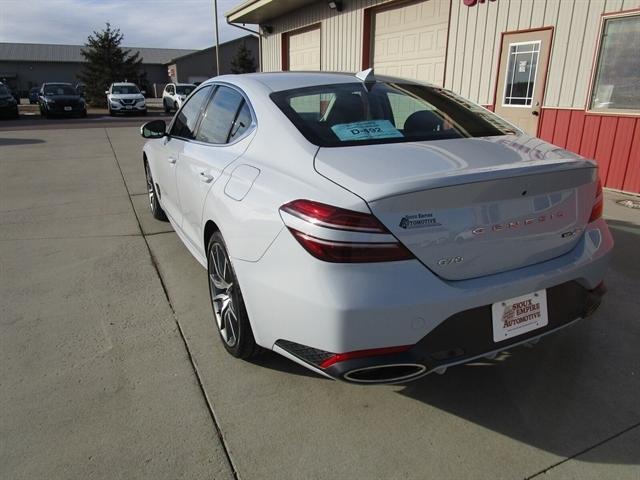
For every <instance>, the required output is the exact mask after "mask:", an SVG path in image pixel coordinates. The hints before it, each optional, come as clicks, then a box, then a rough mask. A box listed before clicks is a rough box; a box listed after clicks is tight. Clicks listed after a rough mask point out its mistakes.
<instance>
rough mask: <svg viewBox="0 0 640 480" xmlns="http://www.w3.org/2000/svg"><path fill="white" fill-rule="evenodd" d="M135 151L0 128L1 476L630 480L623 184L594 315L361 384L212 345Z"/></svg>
mask: <svg viewBox="0 0 640 480" xmlns="http://www.w3.org/2000/svg"><path fill="white" fill-rule="evenodd" d="M8 139H12V140H8ZM41 142H43V143H41ZM141 145H142V139H141V138H140V137H139V136H138V134H137V128H133V127H130V128H110V129H106V130H105V129H92V130H90V131H89V130H84V131H80V130H78V131H74V130H67V131H64V132H62V131H46V132H43V131H38V130H31V131H21V132H10V133H0V259H1V260H0V268H1V270H0V273H1V274H2V275H1V277H2V278H1V279H0V294H1V295H2V297H1V300H0V317H1V321H0V329H1V330H0V347H1V348H0V359H1V360H2V362H1V364H0V383H1V385H2V390H1V391H0V437H1V438H2V439H3V440H4V439H9V440H10V441H9V442H6V441H3V442H2V444H1V445H0V477H6V478H40V477H45V476H46V477H47V478H200V477H202V478H230V477H231V476H232V475H233V470H234V469H235V470H237V475H238V477H239V478H241V479H260V480H263V479H271V478H273V479H286V478H292V479H294V478H295V479H298V478H305V479H306V478H309V479H312V478H318V479H321V478H356V479H360V478H363V479H364V478H367V479H369V478H380V479H383V478H384V479H395V478H416V479H424V478H480V479H484V478H487V479H489V478H490V479H496V478H508V479H511V478H532V477H536V476H542V475H544V476H545V478H546V477H549V478H552V479H554V480H555V479H568V478H612V479H627V478H628V479H638V478H640V442H639V441H638V439H639V437H638V435H640V349H639V348H638V344H639V343H640V317H639V315H638V313H637V312H638V311H639V308H640V295H638V293H640V284H639V283H638V281H639V280H640V256H639V253H638V247H637V246H638V240H639V239H640V211H638V210H631V209H628V208H624V207H620V206H618V205H616V204H614V203H613V200H614V199H616V198H618V195H617V194H608V195H607V202H606V207H605V208H606V209H605V212H606V214H607V216H608V217H609V218H610V224H611V226H612V229H613V233H614V236H615V239H616V242H617V245H616V250H615V254H614V261H613V265H612V269H611V271H610V273H609V276H608V278H607V284H608V286H609V294H608V296H607V297H606V300H605V303H604V305H603V307H602V308H601V310H600V311H599V312H598V313H597V314H596V315H595V316H594V317H593V318H590V319H588V320H586V321H584V322H581V323H579V324H577V325H576V326H575V327H573V328H570V329H568V330H566V331H564V332H562V333H560V334H558V335H555V336H552V337H548V338H547V339H545V340H543V341H542V342H541V343H540V344H539V345H538V346H537V347H536V348H534V349H526V348H518V349H514V350H513V351H512V352H508V353H505V354H503V355H502V356H500V357H498V358H497V359H496V360H494V361H490V362H489V361H484V362H478V363H476V364H474V365H470V366H463V367H456V368H453V369H450V370H449V371H448V372H447V374H446V375H444V376H435V375H433V376H429V377H426V378H425V379H423V380H421V381H418V382H414V383H410V384H407V385H405V386H377V387H360V386H353V385H347V384H344V383H339V382H333V381H329V380H325V379H322V378H319V377H317V376H315V375H314V374H312V373H309V372H308V371H306V370H305V369H303V368H301V367H299V366H297V365H295V364H292V363H291V362H288V361H287V360H285V359H283V358H281V357H279V356H277V355H275V354H271V353H267V354H265V355H264V356H263V357H261V358H259V359H257V360H256V361H254V362H252V363H248V362H242V361H238V360H235V359H233V358H231V357H230V356H229V355H227V354H226V352H225V351H224V349H223V347H222V345H221V344H220V341H219V339H218V338H217V333H216V332H215V330H214V325H213V319H212V316H211V311H210V309H211V307H210V305H209V300H208V297H207V285H206V275H205V272H204V270H203V269H202V268H201V267H200V265H199V264H197V262H196V261H195V260H194V259H193V258H192V257H190V255H189V253H188V252H187V250H186V249H185V248H184V246H183V245H182V244H181V243H180V241H179V240H178V238H177V237H176V235H175V234H174V233H173V232H172V231H171V228H170V227H169V226H168V224H166V223H162V222H157V221H155V220H154V219H153V218H151V217H150V215H149V213H148V209H147V205H146V198H145V196H144V193H145V185H144V175H143V172H142V169H141V160H140V148H141ZM123 178H124V181H123ZM129 199H131V200H129ZM141 231H142V232H144V236H143V235H142V234H141V233H140V232H141ZM156 268H157V271H156ZM158 272H159V276H158ZM164 290H166V292H167V295H168V299H167V297H165V294H164ZM201 387H202V388H201ZM227 456H228V457H227Z"/></svg>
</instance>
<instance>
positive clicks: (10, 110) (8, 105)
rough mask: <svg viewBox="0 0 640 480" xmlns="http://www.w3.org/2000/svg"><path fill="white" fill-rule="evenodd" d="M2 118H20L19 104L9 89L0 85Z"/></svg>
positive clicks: (0, 111) (0, 112)
mask: <svg viewBox="0 0 640 480" xmlns="http://www.w3.org/2000/svg"><path fill="white" fill-rule="evenodd" d="M0 116H2V117H11V118H20V114H19V113H18V102H17V101H16V99H15V97H14V96H13V94H12V93H11V90H9V88H8V87H7V86H6V85H4V84H2V83H0Z"/></svg>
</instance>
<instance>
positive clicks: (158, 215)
mask: <svg viewBox="0 0 640 480" xmlns="http://www.w3.org/2000/svg"><path fill="white" fill-rule="evenodd" d="M144 174H145V178H146V180H147V196H148V197H149V210H151V215H153V218H155V219H156V220H160V221H162V222H166V221H168V219H167V214H166V213H164V210H163V209H162V207H161V206H160V200H158V192H157V190H156V184H155V183H154V181H153V177H152V176H151V169H150V168H149V163H147V161H146V160H145V162H144Z"/></svg>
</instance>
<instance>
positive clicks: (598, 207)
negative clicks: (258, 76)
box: [589, 178, 604, 223]
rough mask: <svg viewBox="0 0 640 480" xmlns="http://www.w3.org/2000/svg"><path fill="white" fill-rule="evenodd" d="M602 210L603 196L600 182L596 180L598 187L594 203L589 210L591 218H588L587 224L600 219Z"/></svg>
mask: <svg viewBox="0 0 640 480" xmlns="http://www.w3.org/2000/svg"><path fill="white" fill-rule="evenodd" d="M603 209H604V195H603V193H602V182H601V181H600V178H598V185H597V187H596V201H595V203H594V204H593V209H591V216H590V217H589V223H591V222H593V221H595V220H597V219H599V218H600V217H602V211H603Z"/></svg>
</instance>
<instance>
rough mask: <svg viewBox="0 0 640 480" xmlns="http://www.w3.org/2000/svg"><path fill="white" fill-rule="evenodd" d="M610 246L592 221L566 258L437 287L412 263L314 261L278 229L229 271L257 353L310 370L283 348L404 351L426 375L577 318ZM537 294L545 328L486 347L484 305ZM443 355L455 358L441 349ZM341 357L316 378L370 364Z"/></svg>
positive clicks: (439, 282)
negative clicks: (543, 294)
mask: <svg viewBox="0 0 640 480" xmlns="http://www.w3.org/2000/svg"><path fill="white" fill-rule="evenodd" d="M612 247H613V239H612V237H611V234H610V232H609V230H608V228H607V226H606V223H605V222H604V220H602V219H600V220H597V221H595V222H593V223H591V224H589V225H588V227H587V228H586V230H585V232H584V234H583V236H582V238H581V239H580V240H579V242H578V243H577V244H576V246H575V248H574V249H573V250H571V251H570V252H568V253H567V254H565V255H562V256H560V257H557V258H554V259H552V260H548V261H545V262H541V263H537V264H534V265H531V266H528V267H524V268H519V269H516V270H511V271H508V272H503V273H499V274H494V275H488V276H485V277H480V278H475V279H470V280H462V281H446V280H443V279H441V278H439V277H437V276H436V275H434V274H433V273H432V272H431V271H429V270H428V269H427V268H426V267H424V266H423V265H422V264H421V263H419V262H418V261H415V260H410V261H402V262H388V263H377V264H330V263H325V262H321V261H318V260H316V259H315V258H313V257H311V255H309V254H308V253H307V252H306V251H304V250H303V248H302V247H301V246H300V245H299V244H298V243H297V242H296V240H295V239H294V238H293V237H292V235H291V234H290V233H289V232H288V231H287V230H286V229H285V230H283V231H282V232H281V233H280V234H279V236H278V238H277V239H276V240H275V241H274V242H273V244H272V245H271V247H270V248H269V249H268V250H267V252H266V253H265V255H264V256H263V257H262V259H260V260H259V261H258V262H245V261H240V260H235V259H234V267H235V269H236V273H237V274H238V279H239V281H240V283H241V286H242V291H243V296H244V297H245V303H246V306H247V310H248V313H249V317H250V319H251V323H252V328H253V331H254V335H255V338H256V341H257V342H258V343H259V344H260V345H262V346H263V347H266V348H271V349H275V350H277V351H279V352H281V353H285V352H289V354H290V355H289V354H287V356H289V357H290V358H292V359H293V360H296V361H300V363H304V364H305V365H307V366H309V367H310V368H312V369H315V370H318V368H317V367H315V366H314V364H313V363H309V362H307V361H306V360H301V356H300V355H299V354H295V353H292V352H291V349H290V348H288V347H287V346H285V345H284V344H283V343H282V342H283V341H286V342H293V343H294V344H298V345H302V346H308V347H311V348H312V349H314V350H317V351H320V352H322V351H323V352H328V353H342V352H354V351H359V350H368V349H379V348H387V347H393V346H401V345H412V346H414V347H412V349H411V350H410V351H409V352H404V353H402V354H398V357H397V358H396V360H402V358H403V357H404V356H405V355H410V358H405V360H406V361H413V362H418V360H419V361H420V364H421V365H425V366H426V367H427V370H433V369H438V368H440V367H442V366H446V365H449V364H452V363H464V362H465V361H468V360H469V359H471V358H473V357H474V356H477V355H483V354H486V353H487V352H489V353H490V352H491V351H493V350H501V349H504V348H505V347H507V346H511V345H513V343H518V342H522V341H528V340H531V339H533V338H535V337H538V336H540V335H543V334H545V333H548V332H550V331H553V330H554V329H557V328H562V327H563V326H565V325H567V324H569V323H571V322H572V321H573V320H575V319H577V318H581V317H583V316H584V314H585V312H587V311H588V310H590V306H591V304H592V303H594V302H595V301H596V300H597V298H596V297H598V296H599V293H587V292H589V291H591V290H595V289H596V287H597V286H598V285H599V284H600V283H601V282H602V279H603V277H604V275H605V272H606V269H607V266H608V263H609V257H610V253H611V249H612ZM541 289H547V290H548V295H549V296H550V300H553V304H554V306H553V307H551V306H550V307H549V308H550V318H549V322H550V323H549V325H548V326H547V327H545V328H544V329H539V330H535V331H532V332H530V333H529V334H525V335H522V336H518V337H514V338H513V339H512V340H513V343H511V342H508V341H505V342H504V343H503V342H499V343H494V342H493V339H492V337H491V332H492V330H491V304H492V303H494V302H498V301H502V300H504V299H508V298H513V297H517V296H520V295H523V294H527V293H530V292H535V291H537V290H541ZM551 292H553V293H551ZM556 292H558V293H556ZM594 295H595V296H596V297H594ZM563 297H567V298H570V300H569V301H567V302H566V309H563V308H565V307H562V306H561V305H559V304H558V301H557V298H563ZM552 308H553V314H552V313H551V309H552ZM487 318H488V320H487ZM487 321H489V324H488V326H487ZM482 332H484V335H483V336H481V335H480V333H482ZM487 332H488V335H489V337H488V340H487V337H486V335H487ZM276 342H279V343H276ZM289 346H290V345H289ZM413 349H416V350H415V351H414V350H413ZM456 349H460V350H456ZM449 350H452V351H454V352H457V353H454V354H451V355H447V354H445V353H442V352H448V351H449ZM434 355H435V357H434ZM438 356H440V357H441V358H437V357H438ZM302 358H304V357H302ZM390 359H391V357H386V358H385V359H384V360H383V361H387V360H390ZM349 361H350V362H355V363H351V364H346V363H344V364H343V365H339V364H335V365H336V368H332V369H325V370H322V372H321V373H324V374H328V375H330V376H332V377H334V378H342V377H343V376H344V372H345V371H347V368H350V369H353V368H356V367H357V365H359V364H360V363H359V362H363V363H362V365H365V366H369V365H370V363H369V362H371V359H368V360H367V361H363V360H357V361H356V360H349ZM338 367H339V368H338Z"/></svg>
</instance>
